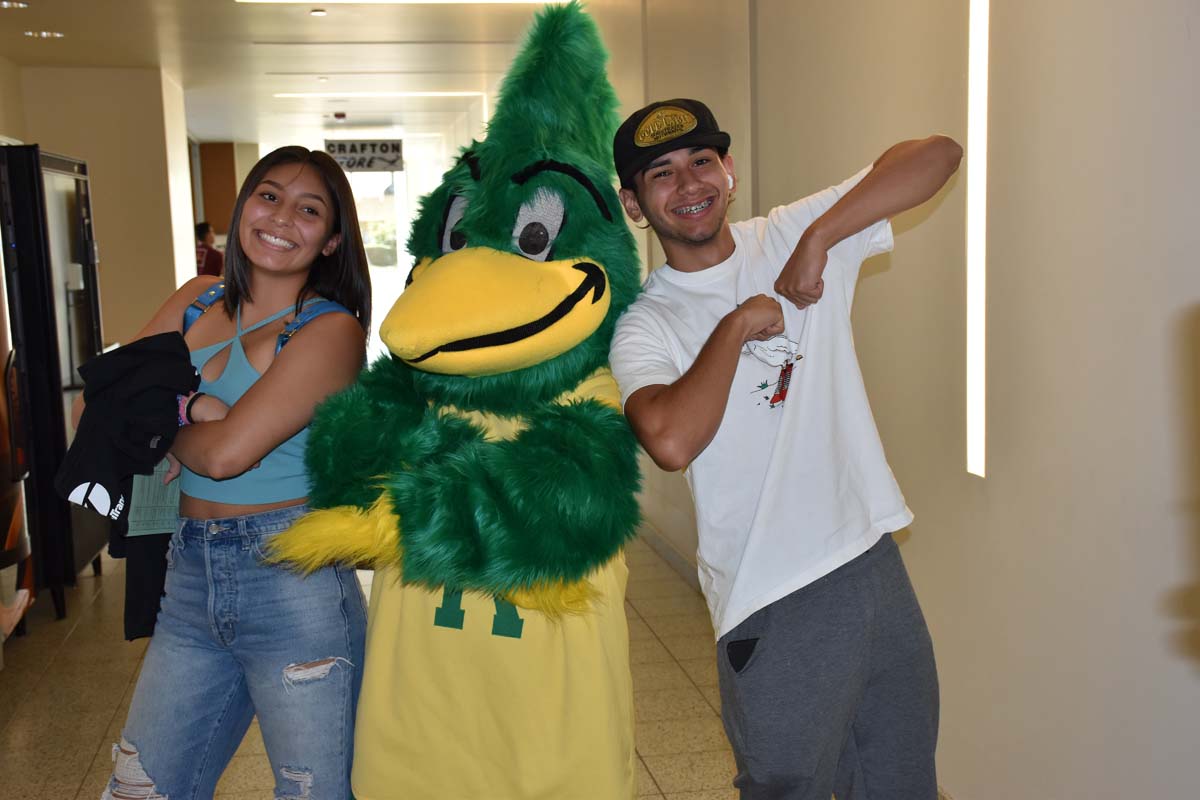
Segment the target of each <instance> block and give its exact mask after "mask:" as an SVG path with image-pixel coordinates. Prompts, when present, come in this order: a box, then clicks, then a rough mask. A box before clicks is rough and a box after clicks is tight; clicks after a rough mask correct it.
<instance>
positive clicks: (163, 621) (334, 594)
mask: <svg viewBox="0 0 1200 800" xmlns="http://www.w3.org/2000/svg"><path fill="white" fill-rule="evenodd" d="M307 510H308V509H307V507H306V506H294V507H291V508H285V509H280V510H277V511H266V512H262V513H259V514H252V515H249V516H244V517H228V518H225V519H209V520H200V519H188V518H183V519H181V520H180V523H179V528H178V531H177V533H176V534H175V536H174V538H172V540H171V548H170V553H169V555H168V566H167V583H166V593H165V596H164V597H163V601H162V609H161V610H160V611H159V614H158V622H157V624H156V626H155V630H154V637H153V638H152V639H151V641H150V647H149V649H148V650H147V651H146V660H145V663H144V664H143V665H142V672H141V676H140V677H139V678H138V684H137V690H136V691H135V693H134V697H133V703H132V705H131V706H130V709H129V717H128V719H127V720H126V723H125V729H124V731H123V733H122V741H121V743H120V745H119V746H118V747H116V748H114V761H115V764H116V768H115V770H114V773H113V777H112V779H110V781H109V787H108V790H107V791H106V792H105V794H104V798H106V800H107V798H126V797H129V798H147V799H151V798H170V800H192V799H193V798H211V797H212V796H213V792H214V790H215V788H216V785H217V780H218V778H220V777H221V773H222V772H223V771H224V769H225V767H226V766H227V765H228V764H229V760H230V759H231V758H232V757H233V754H234V752H235V751H236V750H237V748H238V744H239V743H240V742H241V740H242V737H243V736H244V735H245V733H246V730H247V728H248V727H249V726H250V722H251V720H252V719H253V718H254V716H255V715H257V716H258V720H259V726H260V727H261V729H262V735H263V741H264V743H265V744H266V748H267V757H268V758H269V760H270V763H271V769H272V771H273V772H274V776H275V797H277V798H304V800H345V798H348V797H350V762H351V759H352V756H353V741H354V711H355V705H356V703H357V701H358V691H359V687H360V685H361V683H362V672H361V670H362V664H363V646H364V640H365V638H366V607H365V604H364V602H363V595H362V589H361V588H360V587H359V584H358V578H357V577H356V576H355V574H354V571H353V570H352V569H348V568H343V567H337V568H334V567H327V568H325V569H322V570H320V571H318V572H316V573H313V574H312V575H309V576H307V577H301V576H299V575H297V574H295V573H293V572H290V571H288V570H287V569H284V568H281V567H276V566H269V565H266V564H264V563H263V560H264V548H263V545H264V544H265V543H266V541H267V540H268V539H270V537H271V536H273V535H275V534H277V533H279V532H280V531H283V530H286V529H287V528H288V527H289V526H290V525H291V524H292V522H294V521H295V520H296V518H297V517H299V516H301V515H302V514H304V513H305V512H306V511H307Z"/></svg>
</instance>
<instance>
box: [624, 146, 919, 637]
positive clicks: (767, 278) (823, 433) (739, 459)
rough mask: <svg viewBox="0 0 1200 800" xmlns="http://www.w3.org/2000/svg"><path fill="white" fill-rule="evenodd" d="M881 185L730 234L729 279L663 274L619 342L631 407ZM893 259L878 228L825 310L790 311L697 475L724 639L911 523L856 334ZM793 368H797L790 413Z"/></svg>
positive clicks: (836, 272) (827, 295)
mask: <svg viewBox="0 0 1200 800" xmlns="http://www.w3.org/2000/svg"><path fill="white" fill-rule="evenodd" d="M869 170H870V168H869V167H868V168H867V169H864V170H862V171H861V172H859V173H858V174H857V175H855V176H854V177H852V178H850V179H849V180H847V181H845V182H844V183H842V184H840V185H838V186H834V187H831V188H829V189H826V190H825V191H822V192H818V193H817V194H814V195H812V196H810V197H806V198H804V199H802V200H797V201H796V202H794V203H791V204H790V205H786V206H780V207H778V208H775V209H772V210H771V212H770V213H769V214H768V215H767V217H766V218H763V217H758V218H756V219H752V220H747V221H745V222H739V223H736V224H733V225H732V226H731V228H732V230H733V239H734V243H735V249H734V252H733V255H731V256H730V257H729V258H728V259H727V260H725V261H724V262H722V263H720V264H717V265H715V266H712V267H709V268H708V269H705V270H702V271H700V272H691V273H688V272H680V271H678V270H674V269H672V268H671V267H670V265H666V266H663V267H662V268H660V269H658V270H655V271H654V272H653V273H652V274H651V275H650V277H649V278H648V279H647V280H646V283H645V285H644V287H643V291H642V294H641V295H640V296H639V297H638V299H637V300H636V301H635V302H634V303H633V305H632V306H630V308H629V309H628V310H627V311H626V312H625V314H624V315H623V316H622V317H621V319H620V320H619V321H618V323H617V328H616V333H615V335H614V337H613V343H612V350H611V353H610V361H611V364H612V370H613V373H614V375H615V376H616V378H617V383H618V384H619V385H620V388H621V402H622V404H623V403H624V402H625V401H626V400H628V399H629V396H630V395H631V394H633V393H634V392H636V391H637V390H638V389H641V388H643V387H645V386H651V385H655V384H664V385H666V384H671V383H674V382H675V381H676V380H678V379H679V377H680V376H681V375H683V373H684V372H685V371H686V370H687V369H688V368H689V367H690V366H691V365H692V363H693V362H694V361H695V360H696V356H697V354H698V353H699V352H700V348H701V347H703V346H704V343H705V342H706V341H707V340H708V337H709V336H710V335H711V334H712V331H713V329H714V328H715V327H716V325H717V323H718V322H719V321H720V320H721V318H722V317H724V316H725V315H726V314H728V313H729V312H730V311H732V310H733V309H734V308H735V307H736V306H737V304H738V303H739V302H741V301H742V300H745V299H746V298H748V297H751V296H753V295H755V294H766V295H768V296H774V289H773V286H774V283H775V279H776V278H777V277H778V275H779V272H780V270H781V269H782V268H783V265H784V263H785V262H786V261H787V259H788V256H790V255H791V253H792V250H793V249H794V248H795V246H796V243H797V242H798V241H799V239H800V234H801V233H803V232H804V229H805V228H807V227H808V225H809V224H811V223H812V221H813V220H815V219H816V218H817V217H819V216H820V215H821V214H823V213H824V212H825V211H826V210H827V209H829V207H830V206H832V205H833V204H834V203H835V202H837V200H838V199H839V198H840V197H841V196H842V195H844V194H845V193H846V192H848V191H850V189H851V188H852V187H853V186H854V185H855V184H856V183H858V181H860V180H861V179H862V177H863V176H864V175H866V174H867V172H868V171H869ZM891 249H892V229H891V225H890V224H889V223H888V221H887V220H882V221H880V222H878V223H876V224H874V225H872V226H870V227H868V228H867V229H865V230H863V231H861V232H860V233H858V234H856V235H854V236H851V237H849V238H847V239H845V240H844V241H842V242H840V243H839V244H837V245H836V246H835V247H833V248H832V249H831V250H830V251H829V260H828V263H827V265H826V267H825V272H824V276H823V277H824V281H825V290H824V294H823V296H822V298H821V300H820V302H818V303H817V304H816V305H815V306H810V307H809V308H807V309H805V310H804V311H800V310H798V309H796V307H795V306H793V305H792V304H791V303H789V302H787V301H786V300H781V303H782V305H783V312H784V327H785V332H784V334H783V335H782V336H779V337H776V338H775V339H772V340H771V341H769V342H763V343H751V344H750V345H748V346H747V347H744V348H743V350H742V355H741V357H740V359H739V361H738V367H737V373H736V375H735V376H734V380H733V385H732V386H731V387H730V390H729V403H728V405H727V407H726V409H725V416H724V418H723V419H722V420H721V426H720V428H719V429H718V431H717V434H716V436H715V437H713V440H712V442H711V443H710V444H709V445H708V447H706V448H705V449H704V451H703V452H702V453H700V455H698V456H697V457H696V459H695V460H694V461H693V462H692V463H691V464H690V465H689V466H688V468H687V470H686V472H685V475H686V477H687V480H688V484H689V485H690V487H691V490H692V497H693V499H694V502H695V505H696V518H697V523H698V528H699V543H700V545H699V553H698V558H697V561H698V572H699V576H700V585H701V587H702V588H703V590H704V595H705V597H706V599H707V600H708V607H709V611H710V612H711V614H712V620H713V627H714V629H715V630H716V634H717V638H720V637H721V636H723V635H724V634H726V633H727V632H728V631H729V630H731V629H732V628H734V627H735V626H736V625H737V624H738V623H740V622H742V621H743V620H745V619H746V618H747V617H749V616H750V615H751V614H753V613H754V612H755V611H757V610H759V609H760V608H763V607H764V606H767V605H769V604H771V603H773V602H775V601H776V600H778V599H780V598H782V597H785V596H786V595H788V594H790V593H792V592H794V591H795V590H797V589H799V588H801V587H803V586H805V585H807V584H809V583H811V582H813V581H815V580H816V579H818V578H820V577H821V576H823V575H826V574H828V573H830V572H832V571H833V570H835V569H837V568H838V567H840V566H841V565H843V564H845V563H846V562H848V561H850V560H852V559H853V558H855V557H856V556H858V555H861V554H862V553H864V552H866V550H867V549H869V548H870V547H871V545H873V544H874V543H875V542H876V541H878V540H879V538H880V537H881V536H882V535H883V534H884V533H886V532H888V531H894V530H898V529H900V528H903V527H904V526H905V525H907V524H908V523H909V522H911V521H912V512H910V511H909V510H908V507H907V506H906V505H905V504H904V496H903V495H902V494H901V493H900V487H899V486H897V485H896V479H895V478H894V477H893V476H892V471H891V469H890V468H889V467H888V464H887V460H886V458H885V457H884V454H883V445H882V443H881V442H880V440H879V432H878V431H877V430H876V428H875V420H874V418H873V417H872V416H871V408H870V406H869V404H868V402H867V393H866V389H865V387H864V386H863V380H862V373H861V372H860V371H859V366H858V358H857V356H856V355H855V352H854V338H853V333H852V331H851V328H850V306H851V303H852V302H853V299H854V286H855V282H856V281H857V279H858V270H859V267H860V266H861V264H862V262H863V260H864V259H866V258H868V257H869V256H873V255H875V254H877V253H884V252H887V251H889V250H891ZM751 350H753V352H750V351H751ZM789 357H798V358H795V360H794V363H793V367H792V371H791V375H790V386H787V387H786V388H787V392H786V398H783V397H782V393H781V392H780V389H781V388H783V387H782V386H781V383H786V381H781V372H782V371H783V369H784V366H783V365H784V364H785V363H786V361H787V360H788V359H789ZM781 400H782V401H781Z"/></svg>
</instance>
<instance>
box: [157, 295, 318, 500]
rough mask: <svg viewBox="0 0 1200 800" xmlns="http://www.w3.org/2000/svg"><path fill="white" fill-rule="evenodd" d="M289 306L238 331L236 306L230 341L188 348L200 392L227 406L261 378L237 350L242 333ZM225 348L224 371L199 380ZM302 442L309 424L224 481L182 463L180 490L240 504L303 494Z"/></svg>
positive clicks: (305, 492)
mask: <svg viewBox="0 0 1200 800" xmlns="http://www.w3.org/2000/svg"><path fill="white" fill-rule="evenodd" d="M317 300H318V299H317V298H314V299H312V300H309V301H307V302H306V303H305V304H304V305H308V304H309V303H314V302H317ZM293 309H294V306H288V307H287V308H285V309H283V310H282V311H280V312H279V313H277V314H272V315H271V316H269V317H267V318H266V319H264V320H263V321H261V322H258V323H256V324H254V325H251V326H250V327H249V328H246V329H245V330H242V309H241V307H240V306H239V307H238V310H237V316H236V322H237V334H236V335H235V336H234V337H233V338H232V339H227V340H225V341H223V342H217V343H216V344H210V345H209V346H208V347H201V348H200V349H199V350H193V351H192V366H193V367H195V368H196V369H197V370H198V371H201V379H200V389H199V391H201V392H204V393H205V394H211V395H212V396H213V397H216V398H217V399H218V400H220V401H221V402H223V403H224V404H225V405H227V406H230V407H232V406H233V404H234V403H236V402H237V401H238V400H239V399H241V397H242V395H244V394H245V393H246V391H247V390H248V389H249V388H250V387H251V386H252V385H253V384H254V382H255V381H257V380H258V379H259V378H261V377H262V376H261V375H260V374H259V373H258V371H257V370H255V369H254V367H252V366H251V365H250V362H249V361H248V360H247V359H246V351H245V350H244V349H242V337H243V336H244V335H246V334H247V333H250V332H251V331H254V330H258V329H259V328H261V327H262V326H264V325H267V324H269V323H272V322H274V321H275V320H277V319H279V318H280V317H283V316H285V315H287V314H289V313H291V312H292V310H293ZM226 347H230V351H229V361H227V362H226V364H225V369H224V370H223V371H222V372H221V374H220V375H219V376H218V377H217V379H216V380H215V381H207V380H204V378H203V372H202V370H203V369H204V365H205V364H207V363H208V360H209V359H211V358H212V357H213V356H215V355H216V354H217V353H219V352H221V350H222V349H224V348H226ZM307 441H308V427H307V426H305V427H304V428H303V429H301V430H300V431H299V432H298V433H297V434H295V435H294V436H292V437H291V438H290V439H288V440H287V441H285V442H283V443H282V444H280V445H279V446H278V447H276V448H275V449H274V450H272V451H271V452H270V453H267V455H266V456H265V457H264V458H263V460H262V464H261V465H260V466H258V467H257V468H255V469H250V470H246V471H245V472H243V473H242V474H241V475H238V476H236V477H233V478H227V479H225V480H219V481H218V480H213V479H212V478H209V477H206V476H204V475H197V474H196V473H195V472H192V471H191V470H190V469H188V468H187V467H184V468H183V472H182V474H181V476H180V481H181V484H180V487H179V488H180V491H182V492H183V493H184V494H186V495H188V496H189V497H195V498H199V499H200V500H211V501H213V502H216V503H237V504H239V505H258V504H262V503H279V502H282V501H284V500H295V499H298V498H301V497H306V496H307V495H308V473H307V472H306V471H305V469H304V445H305V443H306V442H307Z"/></svg>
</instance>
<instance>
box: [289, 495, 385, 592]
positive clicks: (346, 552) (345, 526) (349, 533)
mask: <svg viewBox="0 0 1200 800" xmlns="http://www.w3.org/2000/svg"><path fill="white" fill-rule="evenodd" d="M399 523H400V520H399V518H398V517H397V516H396V513H395V512H394V511H393V510H392V504H391V500H390V499H389V498H388V495H387V493H386V492H385V493H382V494H380V495H379V498H378V499H377V500H376V501H375V503H374V504H373V505H372V506H371V507H370V508H369V509H367V510H366V511H363V510H362V509H360V508H357V507H355V506H337V507H335V508H327V509H323V510H320V511H313V512H312V513H310V514H306V515H304V516H303V517H301V518H300V519H299V520H297V521H296V524H294V525H293V526H292V527H291V528H289V529H288V531H287V535H286V536H277V537H275V538H274V539H272V540H271V541H270V543H268V545H267V550H268V559H267V560H268V562H269V563H272V564H279V563H283V562H287V563H288V565H289V566H291V567H293V568H295V569H296V570H298V571H300V572H304V573H310V572H316V571H317V570H318V569H320V568H321V567H325V566H328V565H330V564H353V565H356V566H359V567H362V568H364V569H376V568H379V567H384V566H388V565H393V564H399V563H400V547H399V538H400V525H399Z"/></svg>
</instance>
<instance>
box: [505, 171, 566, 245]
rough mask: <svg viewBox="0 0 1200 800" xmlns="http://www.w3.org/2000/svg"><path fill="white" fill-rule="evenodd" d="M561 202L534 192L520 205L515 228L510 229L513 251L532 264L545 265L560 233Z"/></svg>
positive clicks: (554, 196) (555, 195)
mask: <svg viewBox="0 0 1200 800" xmlns="http://www.w3.org/2000/svg"><path fill="white" fill-rule="evenodd" d="M566 213H567V212H566V207H565V206H564V205H563V199H562V197H561V196H560V195H559V194H558V193H557V192H552V191H550V190H549V189H538V190H537V191H536V192H535V193H534V195H533V197H531V198H529V199H528V200H526V201H525V202H524V203H522V204H521V210H520V211H518V212H517V224H516V225H514V226H513V234H512V245H513V249H514V250H516V251H517V252H519V253H520V254H521V255H523V256H525V257H526V258H530V259H533V260H534V261H545V260H546V259H547V258H548V257H549V256H550V252H551V251H552V250H553V249H554V240H555V239H557V238H558V233H559V231H561V230H562V225H563V218H564V217H565V216H566Z"/></svg>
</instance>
